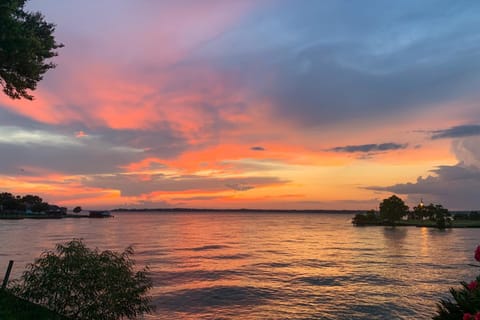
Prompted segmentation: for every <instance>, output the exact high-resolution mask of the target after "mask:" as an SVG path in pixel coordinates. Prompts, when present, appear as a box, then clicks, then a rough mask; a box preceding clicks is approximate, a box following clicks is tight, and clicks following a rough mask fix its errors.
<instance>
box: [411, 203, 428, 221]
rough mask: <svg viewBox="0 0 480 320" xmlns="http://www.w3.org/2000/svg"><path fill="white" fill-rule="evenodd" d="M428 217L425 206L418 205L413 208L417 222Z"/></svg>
mask: <svg viewBox="0 0 480 320" xmlns="http://www.w3.org/2000/svg"><path fill="white" fill-rule="evenodd" d="M426 216H427V210H426V209H425V206H424V205H418V206H416V207H413V218H414V219H417V220H423V218H425V217H426Z"/></svg>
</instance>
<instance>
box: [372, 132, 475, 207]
mask: <svg viewBox="0 0 480 320" xmlns="http://www.w3.org/2000/svg"><path fill="white" fill-rule="evenodd" d="M452 149H453V151H454V152H455V154H456V156H457V158H458V160H459V161H460V162H459V163H458V164H456V165H453V166H438V167H437V168H436V169H434V170H431V172H432V175H429V176H427V177H426V178H423V177H418V178H417V181H415V182H408V183H398V184H394V185H390V186H371V187H367V189H369V190H375V191H388V192H394V193H398V194H402V195H408V197H409V199H412V202H417V201H419V199H421V198H423V199H424V200H425V201H426V202H434V203H441V204H443V205H445V206H446V207H448V208H450V209H460V210H477V209H480V198H479V197H478V190H480V139H479V138H478V137H470V138H465V139H460V140H458V141H455V142H454V143H453V144H452Z"/></svg>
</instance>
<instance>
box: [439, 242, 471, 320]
mask: <svg viewBox="0 0 480 320" xmlns="http://www.w3.org/2000/svg"><path fill="white" fill-rule="evenodd" d="M475 260H477V261H480V246H478V247H477V249H476V250H475ZM461 284H462V287H461V288H460V289H453V288H451V289H450V293H451V295H452V297H453V300H441V301H440V303H439V305H438V314H437V315H436V316H434V317H433V319H434V320H454V319H455V320H458V319H463V320H480V275H479V276H477V278H476V279H475V280H473V281H472V282H470V283H466V282H462V283H461Z"/></svg>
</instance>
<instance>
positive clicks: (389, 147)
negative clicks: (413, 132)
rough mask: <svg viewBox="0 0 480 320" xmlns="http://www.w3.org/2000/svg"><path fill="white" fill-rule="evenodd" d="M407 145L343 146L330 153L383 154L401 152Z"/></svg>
mask: <svg viewBox="0 0 480 320" xmlns="http://www.w3.org/2000/svg"><path fill="white" fill-rule="evenodd" d="M407 146H408V145H407V144H399V143H393V142H389V143H381V144H361V145H351V146H343V147H335V148H332V149H329V151H334V152H347V153H354V152H366V153H370V152H382V151H391V150H399V149H405V148H407Z"/></svg>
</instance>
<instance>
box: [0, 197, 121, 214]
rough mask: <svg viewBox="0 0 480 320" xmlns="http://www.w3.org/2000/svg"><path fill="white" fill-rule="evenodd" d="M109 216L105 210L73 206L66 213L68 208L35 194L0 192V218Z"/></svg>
mask: <svg viewBox="0 0 480 320" xmlns="http://www.w3.org/2000/svg"><path fill="white" fill-rule="evenodd" d="M111 217H113V216H112V215H111V214H110V212H109V211H106V210H89V211H84V210H82V207H75V208H74V209H73V210H72V211H71V213H68V208H66V207H60V206H57V205H54V204H49V203H48V202H45V201H43V199H42V198H40V197H39V196H36V195H30V194H28V195H26V196H19V195H13V194H11V193H8V192H3V193H0V219H3V220H21V219H63V218H111Z"/></svg>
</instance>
